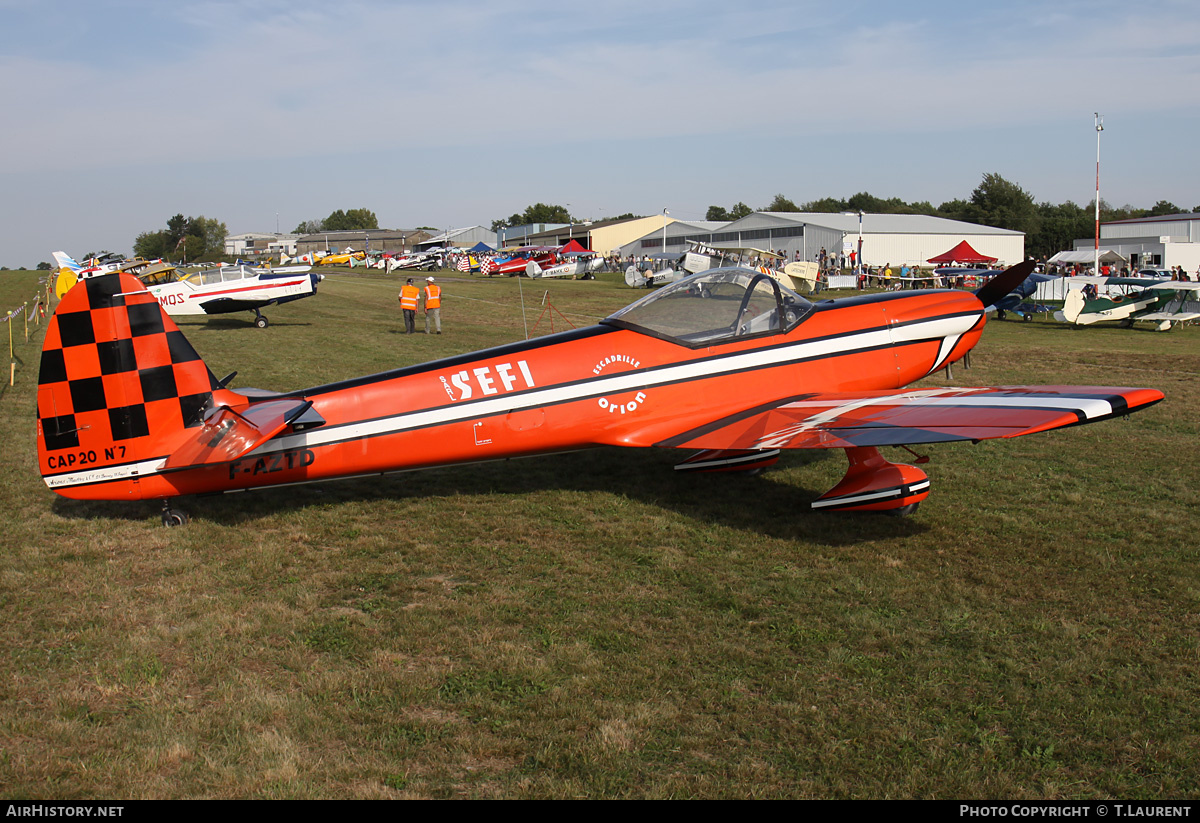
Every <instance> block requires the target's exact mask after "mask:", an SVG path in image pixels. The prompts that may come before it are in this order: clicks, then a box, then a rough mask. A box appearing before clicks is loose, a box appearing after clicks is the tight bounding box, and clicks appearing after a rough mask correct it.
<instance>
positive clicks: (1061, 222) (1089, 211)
mask: <svg viewBox="0 0 1200 823" xmlns="http://www.w3.org/2000/svg"><path fill="white" fill-rule="evenodd" d="M1095 209H1096V205H1095V201H1094V200H1092V201H1090V202H1089V203H1088V204H1087V205H1084V206H1080V205H1077V204H1075V203H1073V202H1071V201H1070V200H1068V201H1066V202H1065V203H1059V204H1058V205H1054V204H1053V203H1050V202H1042V203H1038V202H1036V201H1035V200H1034V197H1033V195H1032V194H1030V193H1029V192H1027V191H1026V190H1025V189H1023V188H1021V187H1020V186H1019V185H1018V184H1016V183H1013V182H1011V181H1009V180H1005V179H1004V178H1003V177H1001V176H1000V175H999V174H985V175H984V176H983V180H982V181H981V182H980V183H979V185H978V186H976V187H975V190H974V191H972V192H971V196H970V197H969V198H968V199H966V200H962V199H956V200H949V201H947V202H945V203H942V204H941V205H940V206H937V207H934V205H933V204H932V203H930V202H929V201H927V200H919V201H914V202H912V203H908V202H905V201H903V200H901V199H900V198H899V197H890V198H887V199H884V198H881V197H875V196H874V195H872V194H870V193H868V192H859V193H858V194H855V195H854V196H852V197H849V198H846V199H845V200H841V199H838V198H836V197H823V198H821V199H819V200H812V201H810V202H807V203H802V204H800V205H797V204H796V203H794V202H792V201H791V200H789V199H788V198H787V197H785V196H784V195H782V194H777V195H775V199H774V200H772V201H771V202H770V203H768V204H767V205H765V206H763V207H762V208H761V209H751V208H750V207H749V206H747V205H746V204H745V203H740V202H739V203H736V204H734V206H733V207H732V208H730V209H725V208H723V207H722V206H709V207H708V212H707V213H706V215H705V219H706V220H737V219H739V218H741V217H745V216H747V215H749V214H753V213H754V212H755V211H775V212H818V213H825V214H836V213H840V212H858V211H862V212H865V213H868V214H928V215H932V216H934V217H945V218H948V219H951V220H962V221H964V222H967V223H977V224H979V225H984V226H994V227H995V228H999V229H1011V230H1012V231H1019V232H1024V234H1025V254H1026V255H1027V256H1029V257H1033V258H1043V257H1049V256H1051V255H1053V254H1055V253H1056V252H1059V251H1063V250H1066V249H1070V248H1071V246H1072V244H1073V241H1075V240H1078V239H1081V238H1084V237H1092V236H1093V235H1094V233H1095V219H1096V212H1095ZM1192 211H1193V212H1200V206H1196V207H1195V208H1193V209H1192ZM1185 212H1187V209H1181V208H1179V207H1178V206H1176V205H1175V204H1174V203H1171V202H1170V201H1167V200H1159V201H1158V202H1157V203H1155V204H1154V205H1153V206H1152V207H1151V208H1148V209H1144V208H1136V207H1134V206H1131V205H1125V206H1121V207H1119V208H1118V207H1114V206H1112V205H1110V204H1109V203H1108V202H1106V201H1105V200H1104V199H1103V198H1101V199H1100V220H1101V222H1109V221H1113V220H1129V219H1132V218H1136V217H1159V216H1162V215H1166V214H1180V213H1185Z"/></svg>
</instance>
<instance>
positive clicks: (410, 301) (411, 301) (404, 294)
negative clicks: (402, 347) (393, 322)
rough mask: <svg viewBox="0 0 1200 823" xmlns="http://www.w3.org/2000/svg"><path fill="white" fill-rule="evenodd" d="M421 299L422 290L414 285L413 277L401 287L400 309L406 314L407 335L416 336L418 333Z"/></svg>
mask: <svg viewBox="0 0 1200 823" xmlns="http://www.w3.org/2000/svg"><path fill="white" fill-rule="evenodd" d="M420 298H421V290H420V289H418V288H417V287H416V286H414V285H413V281H412V278H411V277H410V278H408V282H406V283H405V284H404V285H403V286H401V287H400V308H401V310H402V311H403V312H404V332H405V334H414V333H416V331H417V301H418V300H419V299H420Z"/></svg>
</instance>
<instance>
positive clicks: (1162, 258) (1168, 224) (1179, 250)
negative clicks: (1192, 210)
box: [1075, 213, 1200, 273]
mask: <svg viewBox="0 0 1200 823" xmlns="http://www.w3.org/2000/svg"><path fill="white" fill-rule="evenodd" d="M1095 245H1096V239H1095V238H1094V237H1089V238H1086V239H1084V240H1076V241H1075V250H1076V251H1088V252H1090V251H1093V250H1094V249H1095ZM1108 250H1111V251H1115V252H1116V253H1117V254H1119V255H1121V256H1122V257H1124V258H1125V259H1126V260H1128V261H1129V264H1130V267H1131V268H1133V269H1134V270H1137V269H1169V268H1172V267H1174V266H1183V269H1184V271H1186V272H1189V273H1191V272H1194V271H1196V269H1197V267H1200V214H1188V213H1184V214H1165V215H1161V216H1159V217H1138V218H1135V219H1132V220H1114V221H1112V222H1111V223H1101V224H1100V251H1108ZM1089 259H1090V258H1089Z"/></svg>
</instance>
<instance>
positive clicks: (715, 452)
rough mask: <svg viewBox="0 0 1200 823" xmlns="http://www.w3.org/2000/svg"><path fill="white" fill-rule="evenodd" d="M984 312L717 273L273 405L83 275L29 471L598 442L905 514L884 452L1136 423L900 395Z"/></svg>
mask: <svg viewBox="0 0 1200 823" xmlns="http://www.w3.org/2000/svg"><path fill="white" fill-rule="evenodd" d="M1027 274H1028V271H1024V272H1022V270H1021V268H1020V267H1014V269H1013V270H1011V272H1010V273H1008V276H1004V275H1002V276H1001V277H998V278H996V279H995V281H993V283H992V284H989V286H987V287H984V289H981V290H980V292H979V293H978V294H977V295H972V294H969V293H964V292H955V291H946V290H935V291H927V292H911V291H910V292H889V293H885V294H878V295H864V296H855V297H852V298H847V299H845V300H828V301H821V302H820V303H811V302H809V301H807V300H805V298H804V297H802V296H800V295H797V294H795V293H794V292H791V291H789V290H787V289H786V288H785V287H783V286H781V285H780V284H779V283H778V281H776V280H774V279H773V278H772V277H770V276H769V275H767V274H763V273H761V272H756V271H753V270H748V269H741V268H736V269H714V270H711V271H707V272H704V273H702V274H697V275H693V276H692V277H690V278H687V279H685V280H681V281H679V282H677V283H674V284H671V285H669V286H666V287H664V288H663V289H661V290H659V291H657V292H654V293H652V294H650V295H648V296H647V297H645V298H643V299H642V300H640V301H638V302H636V303H633V304H632V305H630V306H627V307H626V308H625V309H622V310H621V311H619V312H616V313H615V314H613V315H611V316H610V317H608V318H606V319H605V320H604V321H602V322H601V323H600V324H598V325H596V326H591V327H589V328H583V329H573V330H570V331H567V332H561V333H559V334H553V335H549V336H547V337H542V338H535V339H532V340H527V341H521V342H517V343H512V344H509V345H506V346H500V347H497V348H493V349H487V350H484V351H480V352H474V353H469V354H461V355H456V356H454V357H449V358H445V359H443V360H437V361H433V362H431V363H425V364H421V365H417V366H409V367H405V368H400V369H394V370H391V371H388V372H383V373H380V374H375V375H368V376H366V377H356V378H352V379H348V380H345V381H342V382H338V383H331V384H327V385H322V386H316V387H312V388H309V389H303V390H299V391H292V392H287V393H271V392H262V391H256V390H252V389H243V390H240V391H234V390H232V389H230V388H228V385H229V382H230V380H231V379H232V375H230V377H229V378H226V379H224V380H217V379H216V378H215V377H214V375H213V373H212V372H211V371H210V369H209V368H208V367H207V366H206V365H205V363H204V362H203V361H202V360H201V359H200V357H199V355H198V354H197V353H196V350H195V349H193V348H192V346H191V345H190V344H189V343H188V341H187V340H186V339H185V338H184V337H183V335H182V333H181V332H180V331H179V329H178V328H177V327H176V326H175V324H174V323H173V322H172V321H171V318H170V317H169V316H168V315H167V314H166V313H165V311H164V309H163V307H162V306H161V305H160V303H159V301H158V300H157V299H156V298H155V297H154V295H152V294H150V293H149V292H148V291H146V290H145V288H144V287H143V286H142V284H141V283H140V282H139V281H138V280H137V278H136V277H134V276H133V275H131V274H128V273H124V272H116V273H112V274H108V275H103V276H99V277H89V278H86V279H84V280H82V281H81V282H80V283H79V284H78V285H77V286H76V287H75V288H73V289H72V290H71V291H70V292H69V293H68V294H67V296H66V297H65V298H64V299H63V300H62V302H61V303H60V304H59V307H58V310H57V311H56V312H55V315H54V317H53V318H52V319H51V321H50V323H49V325H48V327H47V330H46V336H45V344H44V346H43V353H42V363H41V371H40V373H39V377H38V397H37V414H38V426H37V442H38V463H39V468H40V470H41V473H42V476H43V478H44V479H45V482H46V484H47V485H48V486H49V487H50V488H51V489H53V490H54V491H55V492H57V493H58V494H60V495H62V496H64V497H70V498H75V499H92V500H121V499H124V500H143V499H159V500H163V501H164V511H163V520H164V522H165V523H167V524H168V525H170V524H172V523H176V522H181V521H182V519H183V516H182V515H181V514H180V513H179V512H177V511H174V510H172V509H170V508H169V506H168V504H167V501H169V500H171V499H173V498H175V497H178V496H181V495H188V494H208V493H213V492H225V491H238V490H243V489H248V488H253V487H261V486H272V485H280V484H289V483H301V482H311V481H315V480H323V479H331V478H336V477H350V476H370V475H378V474H382V473H387V472H392V471H404V470H409V469H419V468H428V467H432V466H440V465H450V464H456V463H469V462H479V461H486V460H495V459H504V458H510V457H517V456H526V455H533V454H541V453H550V452H562V451H574V450H577V449H581V448H588V447H593V446H602V445H607V446H632V447H642V446H658V447H662V448H672V449H690V450H699V454H696V455H694V456H693V457H690V458H683V459H682V462H681V463H680V464H679V466H678V468H679V470H680V471H712V470H726V471H728V470H734V471H737V470H743V471H744V470H747V469H755V468H760V467H762V466H764V465H768V464H769V463H771V462H773V461H774V459H775V458H776V457H777V456H778V450H779V449H797V448H801V449H810V448H818V449H830V448H833V449H843V450H845V452H846V456H847V459H848V461H849V468H848V469H847V472H846V476H845V477H844V478H843V479H842V481H841V482H840V483H838V484H837V485H836V486H834V488H832V489H830V490H829V491H828V492H826V493H825V494H824V495H822V496H821V497H820V498H818V499H817V500H815V501H813V502H812V504H811V505H812V507H813V508H814V509H818V510H822V511H830V510H876V511H885V510H890V511H898V512H900V513H904V512H907V511H911V510H912V508H913V507H915V505H916V504H917V503H919V502H921V501H922V500H924V499H925V497H926V496H927V495H928V494H929V480H928V478H927V477H926V476H925V474H924V472H923V471H921V470H920V469H918V468H916V467H915V466H908V465H903V464H896V463H892V462H889V461H888V460H886V459H885V458H884V457H883V456H882V455H881V453H880V451H879V449H880V448H881V447H884V446H913V445H917V444H922V443H942V442H953V441H979V440H986V439H992V438H1008V437H1016V436H1020V435H1025V434H1030V433H1033V432H1041V431H1048V430H1050V429H1054V428H1059V427H1062V426H1069V425H1078V424H1081V423H1091V422H1096V421H1098V420H1103V419H1106V418H1109V417H1113V416H1117V415H1123V414H1128V413H1129V412H1132V411H1136V410H1138V409H1142V408H1146V407H1148V406H1150V405H1153V404H1154V403H1156V402H1158V401H1159V400H1161V399H1162V393H1161V392H1158V391H1156V390H1154V389H1136V388H1113V387H1097V386H1008V387H981V388H957V387H932V388H905V386H907V385H909V384H910V383H913V382H915V381H917V380H920V379H921V378H923V377H925V376H927V375H929V374H930V373H932V372H934V371H937V370H939V369H941V368H943V367H944V366H945V365H946V364H948V363H951V362H953V361H955V360H957V359H958V358H960V357H962V356H964V355H965V354H966V353H967V352H968V351H969V350H970V349H971V347H972V346H974V345H975V343H976V342H977V341H978V339H979V337H980V335H981V334H982V331H983V326H984V324H985V323H986V315H985V314H984V311H983V310H984V306H985V305H988V304H989V303H991V302H994V301H995V299H996V298H997V296H1003V295H1005V294H1007V293H1008V292H1009V291H1011V289H1012V288H1013V287H1015V285H1016V283H1019V282H1020V281H1021V280H1023V279H1024V278H1025V276H1027Z"/></svg>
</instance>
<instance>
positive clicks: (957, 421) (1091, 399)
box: [655, 386, 1163, 449]
mask: <svg viewBox="0 0 1200 823" xmlns="http://www.w3.org/2000/svg"><path fill="white" fill-rule="evenodd" d="M1162 398H1163V395H1162V393H1161V392H1159V391H1156V390H1154V389H1126V388H1109V387H1102V386H1001V387H995V388H965V389H957V388H933V389H900V390H896V391H875V392H855V393H848V394H809V395H800V396H797V397H793V398H789V399H785V400H782V401H779V402H778V403H775V404H771V405H768V406H760V407H758V408H754V409H748V410H746V411H744V412H742V413H741V414H736V415H732V416H730V417H726V418H723V419H721V420H716V421H713V422H712V423H709V424H707V425H704V426H700V427H698V428H696V429H693V430H691V431H687V432H683V433H681V434H679V435H677V436H675V437H671V438H668V439H666V440H664V441H661V442H659V443H657V444H655V445H658V446H665V447H671V448H696V449H781V448H782V449H831V448H838V449H841V448H852V447H858V446H903V445H913V444H917V443H942V442H949V441H954V440H990V439H993V438H997V437H1018V436H1020V435H1023V434H1032V433H1034V432H1040V431H1048V430H1050V429H1057V428H1060V427H1063V426H1073V425H1079V424H1082V423H1094V422H1096V421H1098V420H1103V419H1105V418H1108V417H1114V416H1116V415H1124V414H1129V413H1130V412H1134V411H1138V410H1140V409H1143V408H1146V407H1148V406H1151V405H1153V404H1154V403H1157V402H1158V401H1159V400H1162Z"/></svg>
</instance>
